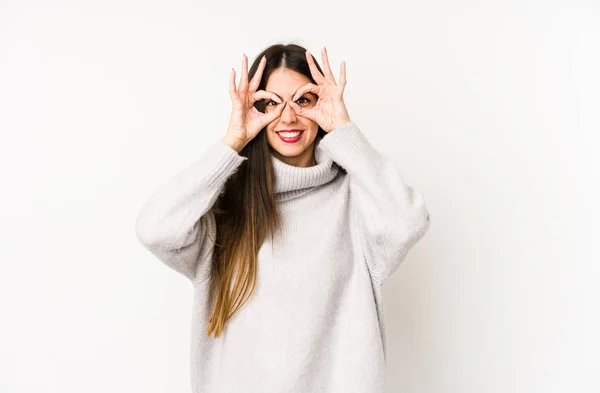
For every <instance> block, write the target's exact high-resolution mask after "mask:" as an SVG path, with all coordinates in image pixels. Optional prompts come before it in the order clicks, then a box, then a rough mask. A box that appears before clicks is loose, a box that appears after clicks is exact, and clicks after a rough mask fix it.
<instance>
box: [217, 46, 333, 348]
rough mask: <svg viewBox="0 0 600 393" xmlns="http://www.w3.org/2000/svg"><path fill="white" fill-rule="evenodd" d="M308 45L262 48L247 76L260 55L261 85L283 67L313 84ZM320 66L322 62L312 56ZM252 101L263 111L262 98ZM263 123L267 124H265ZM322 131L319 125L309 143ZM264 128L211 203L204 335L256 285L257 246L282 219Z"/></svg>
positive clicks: (220, 323) (220, 325)
mask: <svg viewBox="0 0 600 393" xmlns="http://www.w3.org/2000/svg"><path fill="white" fill-rule="evenodd" d="M305 52H306V49H305V48H303V47H302V46H300V45H297V44H287V45H284V44H275V45H271V46H269V47H267V48H266V49H264V50H263V51H262V52H261V53H260V54H259V55H258V56H257V57H256V58H255V59H254V61H253V63H252V66H251V67H250V69H249V71H248V80H251V79H252V78H253V77H254V75H255V73H256V71H257V69H258V66H259V63H260V59H261V58H262V56H263V55H266V58H267V64H266V66H265V69H264V71H263V75H262V78H261V81H260V85H259V86H258V90H263V89H265V87H266V85H267V81H268V80H269V76H270V74H271V73H272V72H273V71H274V70H276V69H277V68H280V67H284V68H289V69H291V70H294V71H296V72H299V73H301V74H303V75H305V76H306V77H307V78H308V79H309V80H310V81H311V82H312V83H315V84H316V82H315V80H314V79H313V77H312V75H311V73H310V68H309V66H308V63H307V61H306V54H305ZM313 59H314V60H315V64H316V65H317V68H318V70H319V71H320V72H321V73H322V70H321V67H320V66H319V64H318V63H317V60H316V59H315V58H314V56H313ZM254 106H255V107H256V109H258V110H259V111H260V112H263V113H264V109H265V102H264V101H262V100H261V101H257V102H256V103H255V104H254ZM265 128H266V127H265ZM325 134H326V133H325V131H324V130H323V129H321V127H319V130H318V133H317V138H316V139H315V143H314V144H313V148H314V146H315V145H316V143H317V142H318V140H319V139H320V138H322V137H323V136H324V135H325ZM270 149H271V148H270V146H269V144H268V141H267V137H266V131H265V129H262V130H261V131H260V132H259V133H258V135H257V136H256V137H255V138H254V139H253V140H252V141H250V142H249V143H248V144H247V145H246V146H245V147H244V148H243V149H242V151H241V152H240V153H239V154H240V155H241V156H245V157H247V158H248V159H247V160H245V161H244V162H243V163H242V164H241V165H240V167H239V168H238V170H237V171H236V172H235V173H233V174H232V175H231V176H230V177H229V178H228V179H227V181H226V183H225V189H224V191H223V193H222V194H221V195H219V197H218V198H217V200H216V202H215V204H214V205H213V207H212V211H213V212H214V214H215V220H216V224H217V237H216V240H215V243H214V249H213V260H212V268H211V273H210V290H209V292H210V297H211V301H212V304H213V309H212V315H211V317H210V320H209V324H208V325H209V326H208V331H207V335H208V336H209V337H210V336H211V334H212V333H213V332H214V335H215V337H219V336H220V335H221V333H222V331H223V329H224V326H225V323H226V322H227V321H228V320H229V319H230V318H231V317H232V316H233V314H235V313H236V312H237V311H238V310H239V309H240V307H241V306H242V305H243V304H244V303H245V302H246V301H247V300H248V298H249V297H250V295H251V294H252V293H253V292H254V289H255V288H256V279H257V272H258V261H257V259H258V251H259V249H260V247H261V245H262V244H263V241H264V240H265V238H266V237H267V236H269V235H271V236H272V235H273V230H274V227H275V225H277V226H279V227H280V228H281V220H280V217H279V214H278V211H277V206H276V203H275V198H274V191H273V186H274V180H275V179H274V175H273V168H272V166H271V150H270Z"/></svg>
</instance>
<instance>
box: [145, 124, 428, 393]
mask: <svg viewBox="0 0 600 393" xmlns="http://www.w3.org/2000/svg"><path fill="white" fill-rule="evenodd" d="M314 152H315V160H316V162H317V164H316V165H314V166H311V167H295V166H292V165H288V164H286V163H284V162H283V161H281V160H279V159H278V158H276V157H275V156H274V155H271V163H272V165H273V169H274V173H275V181H274V193H275V199H276V205H277V209H278V211H279V214H280V217H281V219H282V224H283V226H282V229H281V232H280V228H276V229H275V236H274V237H273V238H271V237H267V240H265V242H264V243H263V244H262V245H261V248H260V250H259V254H258V272H257V274H258V277H257V286H256V289H255V291H254V293H253V294H252V295H251V296H250V298H249V299H248V301H247V302H246V303H245V304H244V305H243V306H242V307H241V308H240V309H239V310H238V311H237V313H235V314H234V315H233V316H232V318H231V319H230V320H229V321H228V322H227V323H226V324H225V327H224V330H223V332H222V335H221V336H220V337H218V338H215V337H214V336H211V337H208V336H207V333H206V332H207V327H208V320H209V318H210V311H211V308H210V304H209V301H208V283H209V280H207V279H208V277H209V274H210V269H211V258H212V251H213V250H212V249H213V243H212V241H213V240H212V239H214V238H215V233H216V226H215V218H214V215H213V213H212V211H211V210H210V208H211V207H212V206H213V205H214V203H215V201H216V199H217V197H218V196H219V194H220V193H221V192H222V191H223V190H224V186H225V182H226V180H227V179H228V178H229V176H231V175H232V174H233V173H234V172H235V171H236V170H238V168H239V167H240V166H241V165H243V163H244V161H245V160H247V159H248V158H247V157H245V156H241V155H239V154H238V152H237V151H236V150H234V149H233V148H231V147H230V146H229V145H227V144H226V143H225V142H223V141H222V140H221V139H219V140H218V141H217V142H215V143H214V144H212V145H210V146H209V148H208V149H207V150H206V151H205V152H204V153H203V154H202V155H201V157H199V158H198V159H197V161H195V162H193V163H191V165H190V166H188V167H187V168H185V169H183V170H182V171H181V172H179V173H178V174H176V175H175V176H174V177H173V178H172V179H171V180H169V181H168V182H166V183H164V184H163V185H162V186H161V187H159V188H158V189H157V190H156V191H155V192H154V194H153V195H152V196H151V197H150V198H149V200H147V201H146V203H145V204H144V205H143V207H142V209H141V211H140V213H139V215H138V218H137V221H136V233H137V237H138V239H139V240H140V241H141V243H142V244H143V245H144V246H145V247H146V248H147V249H148V250H149V251H150V252H151V253H152V254H154V255H155V256H156V257H157V258H158V259H159V260H161V261H162V262H164V263H165V264H166V265H167V266H169V267H170V268H172V269H174V270H176V271H178V272H179V273H181V274H183V275H184V276H186V277H187V278H188V279H189V281H190V282H191V283H192V285H193V296H194V298H193V310H192V318H191V319H192V328H191V340H192V341H191V343H192V344H191V352H190V355H191V377H192V390H193V392H194V393H308V392H310V393H314V392H333V393H349V392H357V393H380V392H384V390H385V387H384V385H385V365H386V358H387V349H386V333H385V316H384V312H383V304H382V285H383V284H384V283H385V281H386V279H387V278H389V277H390V275H392V274H393V273H394V272H395V271H396V270H397V269H398V267H399V266H400V264H401V262H402V261H403V260H404V259H405V256H406V254H407V252H408V251H409V249H410V248H411V247H412V246H413V245H414V244H415V243H416V242H417V241H418V240H419V239H420V238H421V237H422V236H423V235H424V234H425V232H426V231H427V229H428V227H429V213H428V210H427V208H426V206H425V203H424V198H423V196H422V195H421V194H420V193H419V192H417V191H416V190H414V189H413V188H412V187H410V186H408V185H407V184H406V183H405V182H404V181H403V178H402V175H401V173H400V171H399V170H398V169H397V167H396V166H395V165H394V163H393V162H392V161H390V160H389V159H388V158H386V157H385V156H383V155H381V154H380V153H379V152H378V151H377V150H376V149H375V148H374V147H373V146H372V145H371V144H370V143H369V142H368V140H367V139H366V137H365V135H364V134H363V133H362V131H361V130H360V129H359V127H358V125H357V124H356V123H355V122H350V123H347V124H345V125H343V126H340V127H338V128H336V129H334V130H332V131H331V132H329V133H328V134H327V135H325V136H324V137H323V138H322V139H320V140H317V143H316V144H315V150H314ZM341 168H343V170H342V169H341Z"/></svg>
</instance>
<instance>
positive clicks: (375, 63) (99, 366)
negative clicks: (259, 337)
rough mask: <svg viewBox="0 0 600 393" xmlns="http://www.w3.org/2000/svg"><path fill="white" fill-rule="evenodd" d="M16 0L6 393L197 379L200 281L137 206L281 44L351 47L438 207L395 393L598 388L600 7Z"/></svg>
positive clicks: (1, 123) (5, 173)
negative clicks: (147, 239) (235, 84)
mask: <svg viewBox="0 0 600 393" xmlns="http://www.w3.org/2000/svg"><path fill="white" fill-rule="evenodd" d="M0 4H1V8H0V130H1V132H2V134H1V137H2V139H1V142H0V171H1V173H0V175H1V181H2V193H1V194H0V195H1V198H2V200H1V203H0V209H1V210H0V238H1V240H0V262H1V265H0V266H1V271H0V315H1V317H2V320H1V324H0V391H1V392H6V393H24V392H60V393H80V392H86V393H94V392H102V393H106V392H144V393H151V392H169V393H172V392H188V391H190V388H189V370H188V367H189V366H188V364H189V363H188V362H189V357H188V351H189V329H190V326H189V323H190V317H191V314H190V313H191V300H192V297H191V295H192V287H191V285H189V284H188V282H187V279H186V278H185V277H183V276H181V275H179V274H178V273H176V272H175V271H172V270H170V269H168V268H167V267H165V266H164V265H162V264H161V263H160V262H158V260H156V259H154V257H153V256H152V255H151V254H150V253H149V252H147V251H146V250H145V249H144V248H143V247H142V246H141V244H139V243H138V240H137V239H136V237H135V218H136V216H137V214H138V212H139V208H140V207H141V204H142V203H143V202H144V201H145V200H146V198H147V197H148V196H149V195H150V193H151V192H153V191H154V189H155V188H156V187H157V186H158V185H159V184H160V183H161V182H163V181H165V180H167V179H168V178H169V177H170V176H171V175H172V174H174V173H175V172H177V171H178V170H180V169H182V168H183V167H185V166H186V165H187V164H188V163H190V162H192V161H193V160H195V159H196V158H197V157H198V156H199V154H201V153H202V152H203V150H204V148H205V146H207V143H209V142H210V141H212V140H214V139H215V138H218V137H221V136H222V135H224V133H225V130H226V126H227V123H228V120H229V113H230V101H229V94H228V81H229V73H230V70H231V68H232V67H235V68H236V70H237V72H238V75H239V73H240V72H241V57H242V53H246V54H247V55H248V56H249V58H250V61H252V60H253V59H254V57H255V56H256V55H257V54H258V53H259V52H260V51H261V50H262V49H263V48H264V47H266V46H267V45H269V44H272V43H276V42H285V43H288V42H295V43H299V44H301V45H304V46H306V47H307V48H308V49H310V50H311V51H312V52H313V54H315V56H316V57H317V59H318V60H319V63H321V57H320V49H321V48H322V47H323V46H324V45H325V46H327V48H328V52H329V55H330V60H331V62H332V69H333V70H334V73H335V74H336V75H339V64H340V62H341V61H342V60H346V63H347V75H348V85H347V88H346V94H345V97H346V103H347V106H348V109H349V113H350V115H351V117H352V118H353V120H354V121H356V122H357V124H358V125H359V126H360V127H361V129H362V130H363V132H364V133H365V134H366V135H367V137H368V138H369V140H370V141H371V142H372V143H373V144H374V145H375V146H376V147H377V148H379V149H380V151H381V152H382V153H384V154H386V155H389V156H392V157H394V160H395V162H397V163H398V165H399V166H401V168H402V170H403V173H404V176H405V180H406V181H407V182H409V183H410V184H411V185H412V186H414V187H415V188H417V189H418V190H419V191H420V192H422V193H423V194H424V196H425V198H426V201H427V204H428V208H429V210H430V214H431V227H430V230H429V232H428V233H427V235H426V236H425V237H424V238H423V239H422V240H421V242H419V243H418V244H417V245H416V246H415V247H414V249H413V250H412V251H411V253H410V254H409V256H408V257H407V258H406V260H405V261H404V263H403V265H402V267H401V268H400V269H399V270H398V271H397V273H396V274H395V276H393V278H391V279H390V280H389V281H388V284H387V286H386V288H385V299H384V300H385V310H386V316H387V332H388V340H389V363H388V375H389V392H403V393H439V392H443V393H459V392H460V393H481V392H486V393H507V392H510V393H512V392H518V393H554V392H557V393H558V392H560V393H564V392H577V393H584V392H586V393H587V392H598V391H600V382H599V380H598V373H600V361H599V360H598V353H599V352H600V338H599V337H598V332H600V315H599V312H600V305H599V304H598V303H599V302H598V300H599V299H600V286H599V285H598V283H599V282H600V267H599V266H600V251H599V249H598V246H599V243H600V229H599V227H598V225H599V224H598V223H599V221H600V209H599V207H598V202H599V201H600V158H599V157H600V148H599V145H600V136H599V135H600V120H599V109H600V98H599V97H600V96H599V91H600V76H599V70H600V5H599V4H598V3H597V2H594V1H591V0H590V1H566V0H565V1H542V0H539V1H516V0H508V1H507V0H502V1H500V0H498V1H488V2H477V1H465V0H459V1H454V2H442V1H419V2H413V1H411V2H405V1H404V2H384V1H369V2H367V3H366V4H360V3H356V4H350V3H348V2H341V1H339V2H335V3H334V2H328V3H314V4H313V3H309V2H291V1H287V2H280V1H274V2H252V1H244V2H237V3H235V4H234V3H233V2H230V1H220V2H216V3H214V4H210V5H206V3H204V2H200V1H170V2H167V1H162V2H158V1H132V0H128V1H126V0H119V1H116V0H110V1H108V0H103V1H97V2H91V1H87V2H83V1H52V2H49V1H6V0H3V1H2V2H1V3H0ZM307 246H309V245H307Z"/></svg>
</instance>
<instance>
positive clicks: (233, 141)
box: [222, 134, 246, 153]
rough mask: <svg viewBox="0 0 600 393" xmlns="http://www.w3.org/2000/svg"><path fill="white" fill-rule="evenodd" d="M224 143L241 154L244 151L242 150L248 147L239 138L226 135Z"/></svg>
mask: <svg viewBox="0 0 600 393" xmlns="http://www.w3.org/2000/svg"><path fill="white" fill-rule="evenodd" d="M222 140H223V142H225V143H226V144H227V145H229V147H231V148H232V149H233V150H235V151H237V152H238V153H240V152H241V151H242V149H243V148H244V147H245V146H246V142H244V141H242V140H240V139H239V138H237V137H235V136H232V135H229V134H226V135H225V136H224V137H223V138H222Z"/></svg>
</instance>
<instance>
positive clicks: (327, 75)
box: [321, 47, 335, 84]
mask: <svg viewBox="0 0 600 393" xmlns="http://www.w3.org/2000/svg"><path fill="white" fill-rule="evenodd" d="M321 56H322V57H323V68H324V70H325V78H326V79H329V81H331V82H332V83H333V84H335V78H334V77H333V73H332V72H331V67H330V66H329V57H328V56H327V49H326V48H325V47H323V49H322V50H321Z"/></svg>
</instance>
